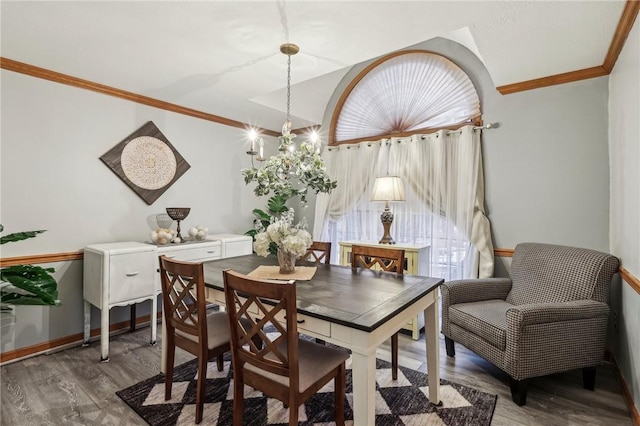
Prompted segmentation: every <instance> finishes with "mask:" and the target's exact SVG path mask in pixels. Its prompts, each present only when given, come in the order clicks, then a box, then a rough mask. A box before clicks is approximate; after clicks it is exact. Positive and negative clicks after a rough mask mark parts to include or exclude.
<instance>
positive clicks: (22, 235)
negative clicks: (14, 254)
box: [0, 228, 46, 244]
mask: <svg viewBox="0 0 640 426" xmlns="http://www.w3.org/2000/svg"><path fill="white" fill-rule="evenodd" d="M3 229H4V228H2V229H0V232H2V230H3ZM45 231H46V230H40V231H26V232H16V233H14V234H9V235H5V236H4V237H0V244H6V243H15V242H16V241H22V240H26V239H28V238H33V237H35V236H36V235H38V234H42V233H43V232H45Z"/></svg>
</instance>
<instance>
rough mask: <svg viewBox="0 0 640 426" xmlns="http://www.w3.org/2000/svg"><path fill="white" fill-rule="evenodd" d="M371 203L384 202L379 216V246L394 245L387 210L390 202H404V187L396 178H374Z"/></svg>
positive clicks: (391, 215) (391, 220)
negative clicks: (380, 231)
mask: <svg viewBox="0 0 640 426" xmlns="http://www.w3.org/2000/svg"><path fill="white" fill-rule="evenodd" d="M371 201H384V202H385V206H384V211H383V212H382V214H381V215H380V220H381V221H382V227H383V228H384V235H383V236H382V239H381V240H380V241H379V242H380V244H395V243H396V242H395V241H394V240H393V238H391V234H390V233H389V230H390V228H391V223H393V213H392V212H391V210H389V202H390V201H404V187H403V186H402V180H400V178H399V177H398V176H384V177H379V178H376V181H375V182H374V184H373V192H372V193H371Z"/></svg>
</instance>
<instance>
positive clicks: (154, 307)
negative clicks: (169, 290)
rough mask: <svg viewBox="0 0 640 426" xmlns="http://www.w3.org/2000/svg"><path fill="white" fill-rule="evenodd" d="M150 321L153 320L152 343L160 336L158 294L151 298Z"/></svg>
mask: <svg viewBox="0 0 640 426" xmlns="http://www.w3.org/2000/svg"><path fill="white" fill-rule="evenodd" d="M149 321H151V342H150V343H151V345H155V344H156V340H157V337H158V296H155V295H154V296H153V297H152V298H151V313H150V314H149Z"/></svg>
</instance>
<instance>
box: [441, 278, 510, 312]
mask: <svg viewBox="0 0 640 426" xmlns="http://www.w3.org/2000/svg"><path fill="white" fill-rule="evenodd" d="M510 290H511V279H510V278H481V279H470V280H457V281H448V282H445V283H444V284H442V286H440V291H441V292H442V304H443V307H445V306H451V305H456V304H458V303H468V302H479V301H482V300H491V299H502V300H504V299H505V298H506V297H507V294H509V291H510ZM443 309H444V308H443Z"/></svg>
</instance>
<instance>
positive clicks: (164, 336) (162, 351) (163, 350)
mask: <svg viewBox="0 0 640 426" xmlns="http://www.w3.org/2000/svg"><path fill="white" fill-rule="evenodd" d="M161 329H162V342H160V372H161V373H163V374H164V366H165V365H166V364H167V345H166V342H167V326H166V325H165V323H164V318H162V327H161Z"/></svg>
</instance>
